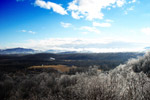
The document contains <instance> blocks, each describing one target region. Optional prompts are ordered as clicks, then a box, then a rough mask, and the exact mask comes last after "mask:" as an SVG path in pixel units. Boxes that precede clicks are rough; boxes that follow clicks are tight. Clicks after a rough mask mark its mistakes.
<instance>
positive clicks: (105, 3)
mask: <svg viewBox="0 0 150 100" xmlns="http://www.w3.org/2000/svg"><path fill="white" fill-rule="evenodd" d="M124 4H126V0H73V1H72V2H70V3H69V6H68V10H69V11H71V12H72V17H73V18H75V19H80V18H86V19H87V20H92V19H103V16H104V14H103V13H102V9H108V7H109V9H111V8H114V7H122V6H123V5H124Z"/></svg>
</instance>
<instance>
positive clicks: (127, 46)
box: [12, 38, 149, 52]
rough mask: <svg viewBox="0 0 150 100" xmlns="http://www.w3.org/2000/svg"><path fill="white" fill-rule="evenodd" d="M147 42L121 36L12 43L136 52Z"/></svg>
mask: <svg viewBox="0 0 150 100" xmlns="http://www.w3.org/2000/svg"><path fill="white" fill-rule="evenodd" d="M148 44H149V43H142V42H139V43H137V42H135V41H127V40H126V39H121V38H116V39H113V38H97V39H95V38H94V39H92V38H91V39H90V38H88V39H85V38H49V39H44V40H29V41H28V42H26V43H15V44H12V45H13V46H14V47H18V46H20V45H21V46H22V47H25V48H33V49H37V50H60V51H78V52H137V51H142V50H143V49H144V47H146V46H147V45H148Z"/></svg>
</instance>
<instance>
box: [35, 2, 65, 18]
mask: <svg viewBox="0 0 150 100" xmlns="http://www.w3.org/2000/svg"><path fill="white" fill-rule="evenodd" d="M35 5H36V6H40V7H41V8H45V9H53V11H54V12H56V13H59V14H62V15H65V14H67V11H66V10H65V9H64V8H63V7H62V6H61V5H59V4H56V3H53V2H50V1H48V2H45V1H43V0H36V1H35Z"/></svg>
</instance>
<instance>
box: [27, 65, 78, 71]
mask: <svg viewBox="0 0 150 100" xmlns="http://www.w3.org/2000/svg"><path fill="white" fill-rule="evenodd" d="M38 68H54V69H56V70H58V71H61V72H67V71H69V70H70V69H72V68H76V66H72V67H69V66H66V65H43V66H31V67H29V69H38Z"/></svg>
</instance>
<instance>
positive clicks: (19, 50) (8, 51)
mask: <svg viewBox="0 0 150 100" xmlns="http://www.w3.org/2000/svg"><path fill="white" fill-rule="evenodd" d="M149 50H150V47H145V48H144V51H149ZM144 51H143V52H144ZM34 53H59V54H73V53H92V52H90V51H80V52H78V51H63V50H47V51H39V50H34V49H28V48H20V47H19V48H10V49H0V54H34Z"/></svg>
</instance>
